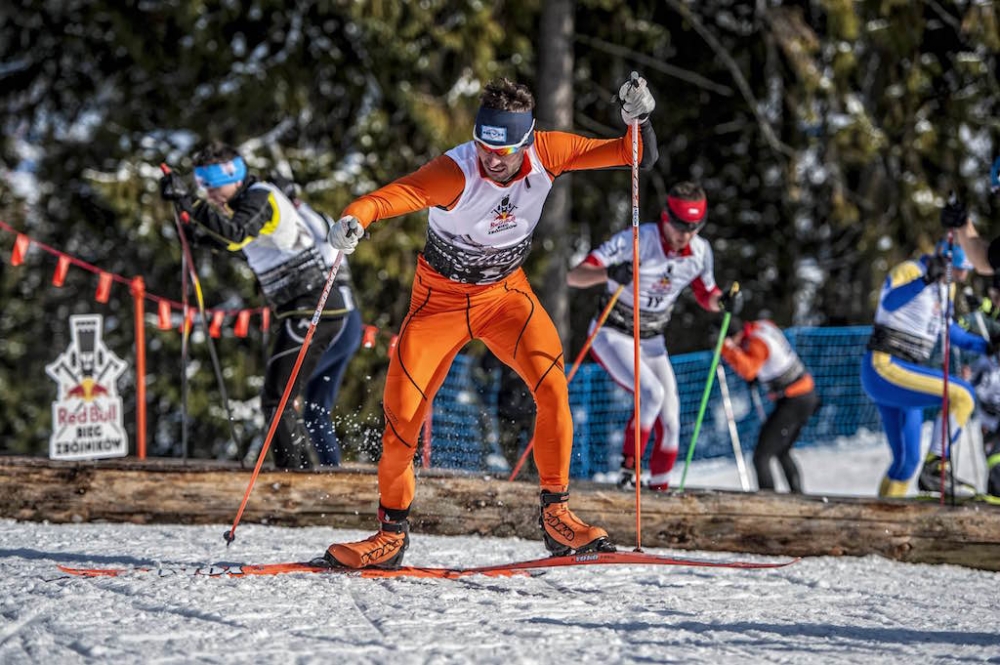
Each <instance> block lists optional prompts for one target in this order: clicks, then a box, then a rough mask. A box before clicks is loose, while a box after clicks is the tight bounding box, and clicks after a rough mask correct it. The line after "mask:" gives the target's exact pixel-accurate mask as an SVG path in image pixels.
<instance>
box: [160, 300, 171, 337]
mask: <svg viewBox="0 0 1000 665" xmlns="http://www.w3.org/2000/svg"><path fill="white" fill-rule="evenodd" d="M158 307H159V319H160V320H159V321H158V322H157V326H158V327H159V328H160V330H170V302H169V301H167V300H161V301H160V304H159V305H158Z"/></svg>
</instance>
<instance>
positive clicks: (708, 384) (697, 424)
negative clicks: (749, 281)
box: [677, 282, 740, 492]
mask: <svg viewBox="0 0 1000 665" xmlns="http://www.w3.org/2000/svg"><path fill="white" fill-rule="evenodd" d="M733 288H734V289H736V290H739V288H740V285H739V283H738V282H733ZM731 316H732V314H730V313H729V312H726V314H725V316H723V317H722V328H720V329H719V339H718V340H717V341H716V343H715V352H714V353H713V354H712V364H711V365H710V366H709V368H708V379H707V380H706V381H705V390H704V392H702V394H701V406H699V407H698V417H697V419H695V421H694V431H693V432H692V433H691V443H689V444H688V451H687V458H686V459H685V460H684V473H682V474H681V484H680V485H679V486H678V488H677V491H679V492H683V491H684V482H685V481H686V480H687V474H688V468H690V466H691V458H692V457H694V446H695V444H696V443H697V442H698V433H699V432H701V421H702V419H704V417H705V408H706V407H707V406H708V396H709V395H710V394H711V392H712V380H713V379H714V378H715V368H716V366H717V365H718V364H719V357H720V356H721V355H722V344H723V342H725V341H726V331H727V330H729V319H730V317H731Z"/></svg>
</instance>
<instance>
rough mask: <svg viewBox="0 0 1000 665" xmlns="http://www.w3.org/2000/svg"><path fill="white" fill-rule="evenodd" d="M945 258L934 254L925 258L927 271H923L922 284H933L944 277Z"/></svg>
mask: <svg viewBox="0 0 1000 665" xmlns="http://www.w3.org/2000/svg"><path fill="white" fill-rule="evenodd" d="M944 270H945V258H944V257H943V256H941V255H940V254H935V255H934V256H931V257H930V258H928V259H927V272H925V273H924V284H933V283H934V282H936V281H938V280H940V279H941V278H942V277H944Z"/></svg>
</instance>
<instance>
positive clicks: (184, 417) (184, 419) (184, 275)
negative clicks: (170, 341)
mask: <svg viewBox="0 0 1000 665" xmlns="http://www.w3.org/2000/svg"><path fill="white" fill-rule="evenodd" d="M174 221H175V222H176V221H177V216H176V213H175V214H174ZM188 307H189V306H188V270H187V257H186V256H184V255H181V316H182V321H181V459H183V460H184V461H185V462H186V461H187V458H188V375H187V374H188V360H189V357H188V356H189V355H190V349H189V348H188V346H189V342H190V338H191V332H190V330H189V328H188V311H189V310H188Z"/></svg>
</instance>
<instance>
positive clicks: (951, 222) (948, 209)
mask: <svg viewBox="0 0 1000 665" xmlns="http://www.w3.org/2000/svg"><path fill="white" fill-rule="evenodd" d="M968 219H969V211H968V210H966V209H965V206H964V205H962V203H961V202H960V201H959V200H958V197H957V196H955V195H954V194H952V195H951V196H950V197H948V203H946V204H945V206H944V207H943V208H941V226H943V227H944V228H946V229H957V228H959V227H962V226H965V222H966V220H968Z"/></svg>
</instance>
